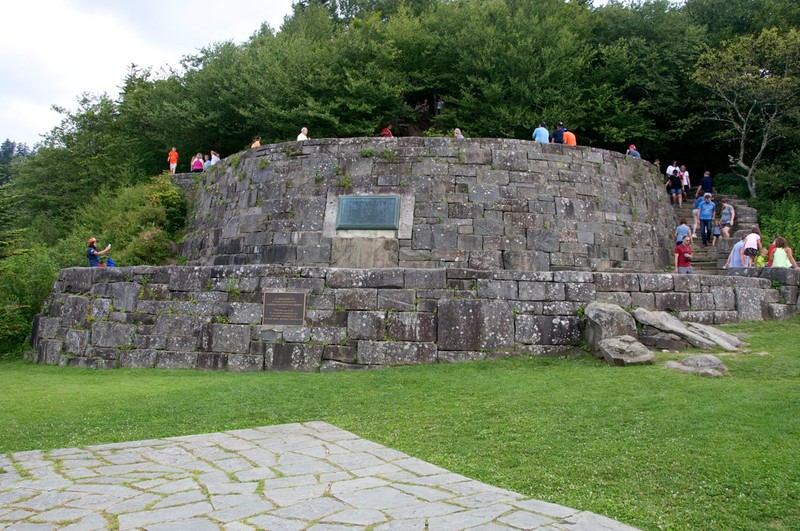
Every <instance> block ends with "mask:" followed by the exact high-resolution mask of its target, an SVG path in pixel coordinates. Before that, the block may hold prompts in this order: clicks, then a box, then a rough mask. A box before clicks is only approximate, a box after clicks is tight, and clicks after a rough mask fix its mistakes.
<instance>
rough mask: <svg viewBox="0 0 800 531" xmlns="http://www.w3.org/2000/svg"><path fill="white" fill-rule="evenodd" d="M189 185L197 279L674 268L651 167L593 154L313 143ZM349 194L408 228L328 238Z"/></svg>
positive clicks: (529, 146)
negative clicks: (382, 204)
mask: <svg viewBox="0 0 800 531" xmlns="http://www.w3.org/2000/svg"><path fill="white" fill-rule="evenodd" d="M196 178H197V179H198V182H197V183H196V184H195V183H194V181H192V180H191V179H184V180H183V182H184V183H188V185H189V186H188V188H189V189H191V191H192V193H191V196H192V198H193V199H192V201H193V204H194V213H193V217H192V219H191V220H190V227H191V229H190V233H189V235H188V236H187V238H186V241H185V245H184V254H185V255H186V257H187V258H188V259H189V263H190V264H193V265H238V264H284V265H309V266H334V267H366V268H368V267H384V266H394V267H425V268H431V267H454V266H455V267H469V268H473V269H486V270H490V269H510V270H522V271H554V270H563V269H572V270H576V269H580V270H593V271H595V270H610V269H614V268H621V269H624V270H627V271H657V270H661V269H662V268H663V267H664V266H665V265H668V264H669V263H670V260H671V258H672V255H671V250H672V246H671V241H670V235H671V234H672V232H673V230H674V227H675V216H674V213H673V211H672V209H671V208H670V206H669V203H668V201H666V195H665V194H664V190H663V186H662V185H661V176H660V175H659V174H658V171H657V169H656V168H655V166H653V165H651V164H649V163H648V162H646V161H643V160H639V159H634V158H631V157H627V156H625V155H622V154H620V153H613V152H609V151H604V150H599V149H594V148H589V147H580V146H578V147H576V146H563V145H560V144H537V143H534V142H530V141H523V140H496V139H470V140H462V141H458V140H451V139H442V138H394V139H376V138H353V139H321V140H309V141H305V142H291V143H286V144H277V145H269V146H264V147H261V148H257V149H252V150H249V151H246V152H244V153H240V154H237V155H234V156H232V157H229V158H228V159H226V160H224V161H222V162H220V163H219V164H218V165H217V166H216V168H215V169H214V170H212V171H210V172H208V173H205V174H201V175H198V176H197V177H196ZM350 194H396V195H399V196H401V198H402V201H403V205H404V207H403V208H404V212H405V211H406V210H408V212H407V213H408V215H409V219H408V220H407V222H408V225H407V226H402V227H401V230H400V231H399V233H398V234H397V235H396V237H395V235H394V234H392V235H390V237H388V238H382V239H381V238H372V239H364V238H360V239H359V238H353V236H359V234H351V233H347V232H346V231H336V230H335V228H332V220H331V217H333V216H334V215H335V213H334V212H333V209H334V208H335V205H336V199H337V197H338V196H339V195H350ZM369 236H375V235H374V234H371V235H369ZM376 257H377V260H376V261H375V262H370V261H369V260H370V259H371V258H376Z"/></svg>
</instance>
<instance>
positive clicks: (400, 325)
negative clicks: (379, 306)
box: [386, 312, 437, 342]
mask: <svg viewBox="0 0 800 531" xmlns="http://www.w3.org/2000/svg"><path fill="white" fill-rule="evenodd" d="M386 333H387V335H388V337H389V339H390V340H392V341H422V342H434V341H436V337H437V334H436V316H435V315H434V314H432V313H415V312H393V313H390V314H389V316H388V319H387V327H386Z"/></svg>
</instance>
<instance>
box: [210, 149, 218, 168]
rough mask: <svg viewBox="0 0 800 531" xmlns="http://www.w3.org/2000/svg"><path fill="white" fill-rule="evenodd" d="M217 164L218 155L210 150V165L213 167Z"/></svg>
mask: <svg viewBox="0 0 800 531" xmlns="http://www.w3.org/2000/svg"><path fill="white" fill-rule="evenodd" d="M217 162H219V153H217V152H216V151H214V150H213V149H212V150H211V165H212V166H213V165H214V164H216V163H217Z"/></svg>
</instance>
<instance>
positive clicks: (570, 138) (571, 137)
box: [564, 129, 578, 146]
mask: <svg viewBox="0 0 800 531" xmlns="http://www.w3.org/2000/svg"><path fill="white" fill-rule="evenodd" d="M564 144H566V145H567V146H577V145H578V139H577V138H575V133H573V132H572V131H570V130H569V129H564Z"/></svg>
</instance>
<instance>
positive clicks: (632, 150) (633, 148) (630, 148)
mask: <svg viewBox="0 0 800 531" xmlns="http://www.w3.org/2000/svg"><path fill="white" fill-rule="evenodd" d="M625 154H626V155H630V156H631V157H633V158H635V159H640V158H642V155H641V154H639V152H638V151H637V150H636V146H634V145H633V144H631V145H630V146H628V151H627V153H625Z"/></svg>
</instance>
